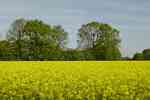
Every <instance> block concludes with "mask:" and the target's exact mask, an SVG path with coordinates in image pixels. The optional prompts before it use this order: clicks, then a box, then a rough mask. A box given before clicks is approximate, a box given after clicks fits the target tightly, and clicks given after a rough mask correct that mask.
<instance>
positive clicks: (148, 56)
mask: <svg viewBox="0 0 150 100" xmlns="http://www.w3.org/2000/svg"><path fill="white" fill-rule="evenodd" d="M143 55H144V59H145V60H150V49H145V50H143Z"/></svg>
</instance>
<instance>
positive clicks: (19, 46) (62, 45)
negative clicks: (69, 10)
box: [0, 18, 150, 61]
mask: <svg viewBox="0 0 150 100" xmlns="http://www.w3.org/2000/svg"><path fill="white" fill-rule="evenodd" d="M119 33H120V32H119V31H118V30H117V29H116V28H114V27H112V26H111V25H109V24H107V23H101V22H96V21H92V22H89V23H87V24H84V25H82V26H81V28H80V29H79V30H78V33H77V35H78V39H77V43H78V46H77V48H75V49H69V48H67V43H68V32H66V31H65V30H64V29H63V27H62V26H61V25H49V24H47V23H45V22H43V21H41V20H38V19H30V20H27V19H24V18H20V19H16V20H15V21H14V22H13V23H12V24H11V25H10V28H9V30H8V32H7V35H6V38H5V39H3V40H1V41H0V60H27V61H28V60H122V59H123V58H122V56H121V52H120V43H121V39H120V36H119ZM141 57H142V58H141ZM149 58H150V50H149V49H147V50H144V52H143V53H142V54H139V53H136V54H135V56H134V57H133V59H135V60H136V59H138V60H143V59H149Z"/></svg>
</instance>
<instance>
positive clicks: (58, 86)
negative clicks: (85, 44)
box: [0, 61, 150, 100]
mask: <svg viewBox="0 0 150 100" xmlns="http://www.w3.org/2000/svg"><path fill="white" fill-rule="evenodd" d="M0 100H150V62H142V61H141V62H130V61H122V62H121V61H112V62H111V61H108V62H98V61H97V62H96V61H77V62H69V61H68V62H65V61H64V62H63V61H62V62H55V61H54V62H47V61H46V62H45V61H44V62H21V61H20V62H0Z"/></svg>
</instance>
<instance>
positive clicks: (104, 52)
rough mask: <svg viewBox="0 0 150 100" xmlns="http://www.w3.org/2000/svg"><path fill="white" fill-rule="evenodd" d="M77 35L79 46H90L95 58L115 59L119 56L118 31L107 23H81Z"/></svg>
mask: <svg viewBox="0 0 150 100" xmlns="http://www.w3.org/2000/svg"><path fill="white" fill-rule="evenodd" d="M78 36H79V38H80V40H79V48H83V49H87V48H92V49H93V53H94V55H95V58H96V59H103V60H115V59H119V58H120V57H121V53H120V50H119V44H120V38H119V31H118V30H117V29H115V28H113V27H111V26H110V25H108V24H105V23H99V22H91V23H88V24H86V25H82V27H81V28H80V29H79V33H78ZM94 51H95V52H94Z"/></svg>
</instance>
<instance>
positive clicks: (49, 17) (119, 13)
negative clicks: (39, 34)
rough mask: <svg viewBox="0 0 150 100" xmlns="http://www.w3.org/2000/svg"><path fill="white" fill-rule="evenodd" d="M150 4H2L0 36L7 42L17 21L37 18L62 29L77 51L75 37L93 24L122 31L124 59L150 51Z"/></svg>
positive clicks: (99, 0) (74, 0) (106, 0)
mask: <svg viewBox="0 0 150 100" xmlns="http://www.w3.org/2000/svg"><path fill="white" fill-rule="evenodd" d="M149 12H150V0H1V3H0V36H1V38H4V36H5V33H6V31H7V30H8V28H9V26H10V24H11V23H12V21H14V20H15V19H16V18H17V17H25V18H29V19H30V18H38V19H41V20H43V21H45V22H46V23H48V24H60V25H63V27H64V28H65V30H66V31H68V32H69V44H68V45H69V47H76V39H77V38H76V33H77V30H78V29H79V28H80V26H81V25H82V24H85V23H87V22H90V21H92V20H96V21H100V22H106V23H109V24H112V25H113V26H114V27H116V28H118V29H119V30H120V36H121V39H122V43H121V50H122V54H123V56H132V55H133V54H134V53H135V52H137V51H141V50H143V49H144V48H150V39H149V38H150V13H149Z"/></svg>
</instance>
